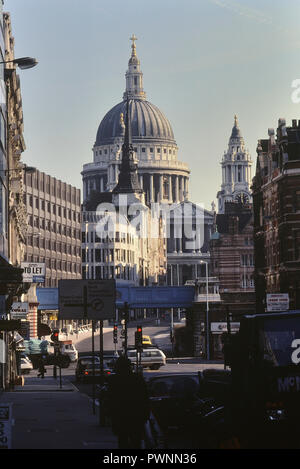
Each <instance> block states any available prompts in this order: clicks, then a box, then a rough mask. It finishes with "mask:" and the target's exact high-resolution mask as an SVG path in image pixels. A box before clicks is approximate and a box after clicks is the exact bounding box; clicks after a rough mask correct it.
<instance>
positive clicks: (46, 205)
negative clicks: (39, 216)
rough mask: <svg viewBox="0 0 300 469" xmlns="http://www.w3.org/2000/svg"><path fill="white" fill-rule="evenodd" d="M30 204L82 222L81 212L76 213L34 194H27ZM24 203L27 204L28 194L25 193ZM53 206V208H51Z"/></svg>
mask: <svg viewBox="0 0 300 469" xmlns="http://www.w3.org/2000/svg"><path fill="white" fill-rule="evenodd" d="M27 201H28V205H29V206H30V207H33V206H34V207H35V208H36V209H40V210H43V211H47V212H48V213H52V214H53V215H58V216H59V217H64V218H68V219H69V220H72V219H73V221H77V222H78V223H80V213H78V212H77V213H76V212H75V211H73V210H71V209H69V208H66V207H61V206H60V205H56V204H51V203H50V202H47V201H45V200H41V199H38V198H37V197H33V196H32V195H27ZM24 203H25V205H27V204H26V194H24ZM51 206H52V208H51Z"/></svg>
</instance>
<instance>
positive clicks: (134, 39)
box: [129, 34, 137, 46]
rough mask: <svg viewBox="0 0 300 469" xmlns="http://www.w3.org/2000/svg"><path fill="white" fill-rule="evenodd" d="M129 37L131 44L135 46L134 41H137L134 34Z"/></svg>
mask: <svg viewBox="0 0 300 469" xmlns="http://www.w3.org/2000/svg"><path fill="white" fill-rule="evenodd" d="M129 39H130V40H131V41H132V45H133V46H135V41H137V37H136V35H135V34H133V35H132V36H131V37H130V38H129Z"/></svg>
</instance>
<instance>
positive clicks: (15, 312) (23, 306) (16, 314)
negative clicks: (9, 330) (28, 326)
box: [10, 302, 28, 319]
mask: <svg viewBox="0 0 300 469" xmlns="http://www.w3.org/2000/svg"><path fill="white" fill-rule="evenodd" d="M27 314H28V303H20V302H15V303H13V304H12V306H11V310H10V317H11V319H27Z"/></svg>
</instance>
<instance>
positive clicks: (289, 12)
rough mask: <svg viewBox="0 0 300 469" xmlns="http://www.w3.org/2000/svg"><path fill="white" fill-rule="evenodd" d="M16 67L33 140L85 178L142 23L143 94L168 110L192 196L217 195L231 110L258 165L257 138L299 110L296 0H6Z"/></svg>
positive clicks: (49, 159)
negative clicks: (31, 60) (27, 64)
mask: <svg viewBox="0 0 300 469" xmlns="http://www.w3.org/2000/svg"><path fill="white" fill-rule="evenodd" d="M4 11H8V12H10V14H11V20H12V30H13V35H14V38H15V55H16V57H22V56H32V57H36V58H37V59H38V61H39V64H38V66H37V67H35V68H33V69H30V70H23V71H22V70H20V72H19V74H20V77H21V90H22V98H23V112H24V136H25V142H26V146H27V149H26V152H25V153H24V154H23V159H24V161H25V162H26V163H28V164H30V165H34V166H37V167H38V169H39V170H41V171H44V172H46V173H48V174H51V175H52V176H55V177H57V178H60V179H62V180H64V181H66V182H68V183H70V184H72V185H75V186H76V187H79V188H80V189H82V184H81V175H80V172H81V170H82V165H83V164H84V163H88V162H91V161H92V151H91V149H92V147H93V144H94V142H95V138H96V132H97V128H98V126H99V124H100V122H101V120H102V118H103V117H104V115H105V114H106V112H107V111H109V109H111V108H112V107H113V106H114V105H115V104H117V103H118V102H120V101H121V100H122V95H123V91H124V89H125V72H126V70H127V64H128V59H129V57H130V53H131V49H130V45H131V41H129V37H130V36H131V35H132V33H134V34H135V35H136V36H137V37H138V41H137V55H138V57H139V59H140V61H141V69H142V71H143V73H144V90H145V91H146V93H147V99H148V100H149V101H150V102H152V103H153V104H155V105H156V106H158V107H159V108H160V110H161V111H162V112H163V113H164V114H165V115H166V117H167V118H168V119H169V121H170V122H171V125H172V128H173V131H174V135H175V139H176V142H177V145H178V147H179V159H180V160H181V161H185V162H186V163H188V164H189V166H190V169H191V181H190V189H191V199H192V200H193V201H195V202H204V203H205V207H206V208H208V209H210V203H211V201H212V200H214V199H215V198H216V193H217V191H218V190H219V188H220V184H221V167H220V161H221V157H222V154H223V152H224V150H225V149H227V145H228V139H229V136H230V133H231V129H232V126H233V117H234V114H237V115H238V119H239V123H240V128H241V131H242V134H243V136H244V138H245V141H246V146H247V147H248V148H249V150H250V153H251V156H252V160H253V170H252V175H253V174H254V171H255V162H256V152H255V149H256V144H257V140H258V139H259V138H266V137H267V131H268V128H269V127H276V126H277V122H278V118H280V117H285V118H286V120H287V124H288V125H289V124H290V123H291V119H297V118H299V119H300V104H294V103H293V102H292V100H291V94H292V91H293V89H292V87H291V84H292V81H293V80H295V79H297V78H300V61H299V57H300V29H299V18H300V1H299V0H285V1H284V2H283V1H282V0H239V1H237V0H151V2H149V1H146V0H110V1H103V0H84V1H82V0H5V1H4Z"/></svg>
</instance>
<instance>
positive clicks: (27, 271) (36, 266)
mask: <svg viewBox="0 0 300 469" xmlns="http://www.w3.org/2000/svg"><path fill="white" fill-rule="evenodd" d="M21 268H22V269H24V272H23V282H29V283H44V282H45V275H46V264H45V263H42V262H21Z"/></svg>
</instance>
